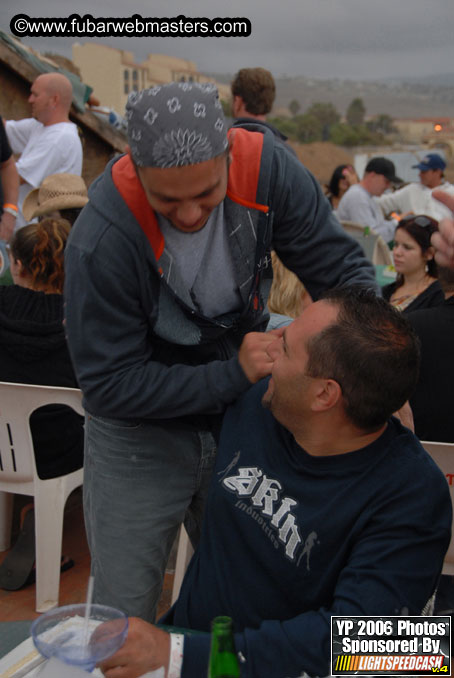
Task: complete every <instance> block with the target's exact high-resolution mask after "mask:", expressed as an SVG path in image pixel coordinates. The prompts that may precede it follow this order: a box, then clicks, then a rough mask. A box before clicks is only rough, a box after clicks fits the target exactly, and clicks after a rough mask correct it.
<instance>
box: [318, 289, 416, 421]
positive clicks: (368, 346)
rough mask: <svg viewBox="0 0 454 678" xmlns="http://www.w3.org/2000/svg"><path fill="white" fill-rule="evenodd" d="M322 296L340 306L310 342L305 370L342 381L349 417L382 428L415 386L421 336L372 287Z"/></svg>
mask: <svg viewBox="0 0 454 678" xmlns="http://www.w3.org/2000/svg"><path fill="white" fill-rule="evenodd" d="M321 298H322V299H323V300H324V301H326V302H328V303H330V304H333V305H334V306H336V307H338V308H339V315H338V318H337V321H336V322H335V323H334V324H332V325H329V326H328V327H326V328H325V329H324V330H322V331H321V332H320V333H319V334H317V335H315V336H313V337H312V338H311V339H310V340H309V341H308V344H307V347H306V348H307V351H308V354H309V358H308V363H307V369H306V373H307V374H308V376H310V377H321V378H324V379H334V380H335V381H337V383H338V384H339V385H340V387H341V389H342V395H343V400H344V406H345V412H346V414H347V416H348V417H349V419H350V420H351V421H352V422H353V423H354V424H355V425H356V426H358V427H359V428H360V429H362V430H365V431H374V430H377V429H378V428H380V426H383V424H384V423H385V422H386V421H387V419H388V418H389V417H390V416H391V414H392V413H393V412H396V411H397V410H399V409H400V408H401V407H402V405H403V404H404V403H405V402H406V401H407V400H408V399H409V397H410V396H411V395H412V393H413V390H414V388H415V386H416V382H417V379H418V373H419V341H418V339H417V336H416V334H415V333H414V331H413V329H412V327H411V325H410V323H409V322H408V321H407V320H406V318H405V317H404V316H403V315H402V314H401V313H400V312H399V311H397V310H396V309H394V308H393V307H392V306H391V305H390V304H389V303H388V302H387V301H385V300H384V299H382V298H380V297H377V296H376V295H375V294H374V292H373V291H371V290H366V289H364V288H356V287H351V288H348V289H347V288H337V289H334V290H331V291H328V292H326V293H325V294H323V295H322V297H321Z"/></svg>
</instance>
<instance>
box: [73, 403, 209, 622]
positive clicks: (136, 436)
mask: <svg viewBox="0 0 454 678" xmlns="http://www.w3.org/2000/svg"><path fill="white" fill-rule="evenodd" d="M85 431H86V439H85V464H84V469H85V470H84V513H85V524H86V529H87V536H88V544H89V547H90V553H91V558H92V564H91V569H92V574H93V575H94V577H95V582H94V602H96V603H101V604H104V605H111V606H113V607H116V608H119V609H120V610H123V611H124V612H126V613H127V614H128V615H129V616H137V617H141V618H142V619H145V620H147V621H150V622H153V621H154V619H155V616H156V607H157V604H158V601H159V597H160V594H161V589H162V583H163V578H164V572H165V567H166V564H167V560H168V557H169V552H170V549H171V547H172V544H173V542H174V540H175V537H176V535H177V532H178V528H179V526H180V524H181V523H183V522H184V525H185V527H186V530H187V532H188V535H189V537H190V539H191V542H192V544H193V546H196V545H197V543H198V541H199V538H200V528H201V521H202V513H203V506H204V501H205V497H206V494H207V491H208V485H209V481H210V477H211V471H212V467H213V464H214V459H215V454H216V446H215V441H214V438H213V436H212V434H211V433H210V432H209V431H194V430H191V429H189V428H184V427H182V426H179V425H177V426H175V425H174V424H172V422H169V424H168V426H165V425H162V424H161V422H160V423H159V425H158V424H155V423H135V422H132V421H129V420H121V419H105V418H102V417H94V416H92V415H87V417H86V427H85Z"/></svg>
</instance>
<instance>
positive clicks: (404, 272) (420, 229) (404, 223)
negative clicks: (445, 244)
mask: <svg viewBox="0 0 454 678" xmlns="http://www.w3.org/2000/svg"><path fill="white" fill-rule="evenodd" d="M437 228H438V222H437V221H435V219H431V218H430V217H427V216H425V215H416V216H414V215H412V216H408V217H405V218H404V219H401V220H400V222H399V224H398V226H397V228H396V232H395V236H394V243H395V244H394V249H393V257H394V268H395V269H396V271H397V278H396V281H395V282H394V283H391V284H390V285H385V287H383V296H384V298H385V299H387V300H388V301H389V302H390V303H391V304H392V305H393V306H395V307H396V308H397V309H399V310H400V311H402V312H404V313H407V312H409V311H415V310H416V309H418V308H428V307H430V306H438V305H439V304H442V303H443V301H444V296H443V292H442V290H441V287H440V284H439V282H438V280H437V265H436V263H435V259H434V248H433V247H432V246H431V244H430V238H431V236H432V233H434V232H435V231H436V230H437Z"/></svg>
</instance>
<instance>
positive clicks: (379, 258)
mask: <svg viewBox="0 0 454 678" xmlns="http://www.w3.org/2000/svg"><path fill="white" fill-rule="evenodd" d="M340 223H341V224H342V227H343V228H344V230H345V231H347V233H349V235H351V236H352V238H354V239H355V240H356V241H357V242H358V243H359V244H360V245H361V247H362V248H363V251H364V254H365V255H366V257H367V258H368V259H369V261H371V262H372V263H373V264H374V265H375V266H383V265H386V266H390V265H391V264H392V263H393V257H392V254H391V250H390V249H389V247H388V245H387V244H386V242H385V241H384V240H383V238H382V236H381V235H377V234H376V233H372V232H371V233H369V234H368V235H367V236H365V235H364V226H363V225H362V224H358V223H356V222H354V221H341V222H340Z"/></svg>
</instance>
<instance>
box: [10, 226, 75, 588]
mask: <svg viewBox="0 0 454 678" xmlns="http://www.w3.org/2000/svg"><path fill="white" fill-rule="evenodd" d="M69 232H70V224H69V223H68V222H67V221H65V220H64V219H44V220H43V221H40V222H38V223H33V224H29V225H27V226H24V227H23V228H20V229H19V230H18V231H16V233H15V234H14V235H13V237H12V239H11V241H10V244H9V256H10V267H11V274H12V277H13V281H14V285H8V286H2V287H0V381H11V382H19V383H25V384H40V385H45V386H46V385H47V386H67V387H77V381H76V377H75V375H74V371H73V368H72V364H71V360H70V357H69V352H68V348H67V345H66V338H65V332H64V327H63V296H62V292H63V282H64V250H65V245H66V240H67V238H68V235H69ZM30 428H31V433H32V438H33V446H34V450H35V460H36V467H37V472H38V475H39V477H40V478H42V479H47V478H54V477H57V476H59V475H62V474H66V473H70V472H72V471H75V470H76V469H79V468H81V467H82V465H83V418H82V417H81V416H80V415H78V414H77V413H76V412H74V410H72V409H71V408H69V407H66V406H64V405H47V406H45V407H41V408H39V409H38V410H36V411H35V412H33V413H32V415H31V417H30ZM34 560H35V549H34V529H33V512H32V511H29V512H28V513H26V515H25V518H24V521H23V526H22V531H21V533H20V535H19V538H18V540H17V542H16V545H15V546H14V548H13V549H12V550H11V551H10V553H9V554H8V555H7V556H6V558H5V560H4V561H3V563H2V565H1V566H0V587H2V588H6V589H8V590H15V589H17V588H21V586H23V585H24V584H25V583H27V580H28V581H31V580H33V574H34V573H33V565H34ZM71 564H72V561H66V562H65V563H64V564H63V566H62V569H65V568H66V569H67V568H68V565H71Z"/></svg>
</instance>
